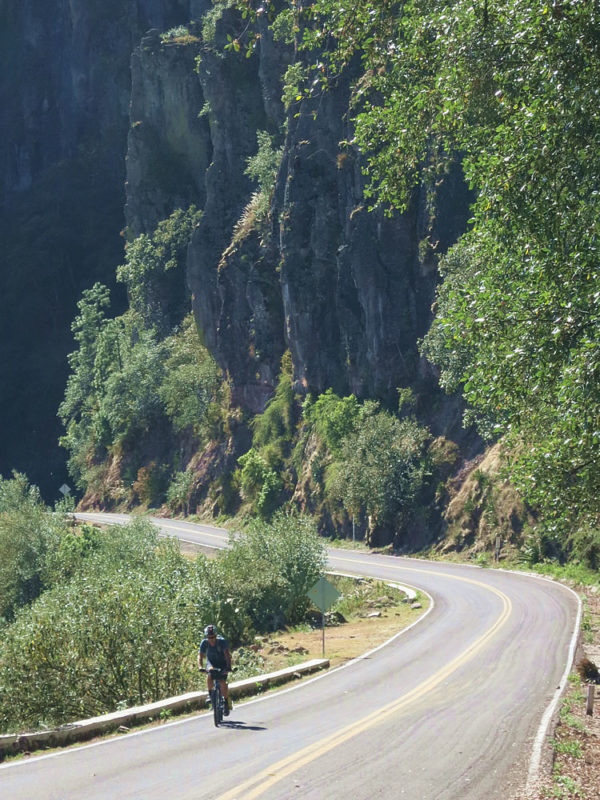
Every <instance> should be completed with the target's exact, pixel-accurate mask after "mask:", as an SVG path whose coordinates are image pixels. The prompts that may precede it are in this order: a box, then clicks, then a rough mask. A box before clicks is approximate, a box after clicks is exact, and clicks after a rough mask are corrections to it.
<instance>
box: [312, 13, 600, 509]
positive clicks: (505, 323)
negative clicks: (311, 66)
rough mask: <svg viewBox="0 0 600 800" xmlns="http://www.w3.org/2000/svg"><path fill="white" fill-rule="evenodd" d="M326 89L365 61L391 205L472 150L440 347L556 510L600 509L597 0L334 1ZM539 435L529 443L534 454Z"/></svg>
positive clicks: (373, 129) (529, 490)
mask: <svg viewBox="0 0 600 800" xmlns="http://www.w3.org/2000/svg"><path fill="white" fill-rule="evenodd" d="M313 11H314V14H315V15H316V16H315V20H317V21H318V22H316V23H315V24H314V25H313V26H312V28H310V29H309V28H307V31H306V43H307V45H308V46H309V47H312V46H318V45H319V43H320V42H322V41H325V40H326V39H325V34H328V35H330V36H329V38H327V41H328V42H330V43H333V47H332V48H331V52H330V54H325V56H324V62H325V64H326V66H327V69H326V70H325V71H324V73H322V74H323V77H324V81H325V82H326V81H327V80H328V79H331V78H332V77H334V76H335V75H336V73H337V72H339V70H341V69H343V68H344V66H345V65H347V64H348V63H349V62H350V61H351V60H352V59H355V60H356V58H357V57H358V58H360V59H361V60H362V72H361V75H360V77H359V79H358V80H357V81H356V83H355V85H354V92H353V112H354V125H355V135H354V138H353V139H352V141H351V142H349V143H348V144H349V146H356V147H358V148H360V150H361V151H362V153H363V154H364V158H365V159H366V163H367V171H368V174H369V186H368V193H369V195H370V197H371V198H372V201H373V202H374V203H378V204H381V205H383V206H384V207H385V206H387V207H388V208H401V209H402V208H405V207H406V206H407V205H408V203H409V202H410V199H411V195H412V191H413V188H414V187H415V185H416V184H417V183H419V182H421V181H425V183H426V184H427V185H428V186H429V191H430V193H431V194H435V189H436V181H437V180H438V179H441V178H443V176H444V173H445V171H446V170H447V169H448V168H449V165H450V164H451V162H452V161H456V160H460V162H461V163H462V167H463V171H464V173H465V176H466V179H467V181H468V182H469V184H470V186H471V188H472V190H473V192H474V196H475V202H474V205H473V216H472V221H471V227H470V230H469V231H468V233H467V234H466V236H465V237H464V240H463V241H462V242H461V243H460V245H459V246H458V250H457V251H455V252H454V253H450V254H449V255H448V258H447V259H446V261H445V262H444V263H442V265H441V270H442V275H443V276H444V278H445V280H447V281H449V282H450V283H449V285H448V286H445V285H444V284H442V286H441V289H440V295H439V301H438V311H437V316H436V321H435V323H434V326H433V330H432V332H431V334H430V335H429V336H428V337H427V339H426V343H425V352H426V354H427V355H428V356H429V357H430V358H432V359H434V360H437V363H438V364H439V365H440V367H441V369H442V381H443V382H444V383H446V384H447V385H448V386H458V387H459V388H461V389H462V391H463V392H464V394H465V397H466V399H467V400H468V402H469V404H470V406H471V408H472V409H473V410H474V411H475V413H476V416H477V417H478V418H479V420H480V422H481V423H482V425H483V431H484V432H485V433H489V434H490V435H491V436H495V437H498V436H507V437H509V440H510V441H511V442H512V444H513V449H514V450H515V452H517V453H519V454H520V455H519V456H518V458H517V459H516V460H515V462H514V464H513V465H512V470H511V471H512V475H513V478H514V479H515V480H516V481H517V482H518V484H519V486H520V487H521V489H522V490H523V491H524V492H525V493H526V496H527V497H528V499H529V500H530V502H532V503H534V504H535V505H537V506H538V507H540V508H541V509H543V510H544V511H545V512H546V514H547V515H549V516H555V517H558V518H560V517H563V518H564V517H566V518H573V517H577V516H578V515H580V514H587V513H590V514H591V515H592V516H593V515H596V514H598V513H599V512H600V501H599V500H598V498H599V497H600V491H599V489H600V485H599V482H598V477H597V470H595V469H594V464H596V463H597V461H598V456H599V455H600V452H599V447H600V431H599V426H598V419H599V418H600V393H599V390H598V386H599V382H598V380H597V378H598V364H599V356H600V342H599V335H598V331H599V330H600V326H599V325H598V322H599V314H600V277H599V276H600V273H599V271H598V268H597V264H598V257H597V241H598V233H599V225H600V222H599V220H600V214H599V213H598V212H599V210H600V208H599V193H598V183H599V177H600V148H599V147H598V144H599V142H600V112H599V107H598V102H597V93H596V87H597V86H598V83H599V81H600V48H599V40H598V35H597V31H598V24H599V22H600V19H599V14H600V11H599V8H598V5H597V4H595V3H589V2H584V1H583V0H577V1H576V2H572V3H568V4H564V3H550V2H545V1H544V0H541V1H540V2H538V3H529V2H526V0H508V2H506V3H503V4H501V5H499V4H493V3H491V2H484V3H481V4H472V3H469V2H464V1H463V0H456V1H455V2H452V3H448V2H445V1H444V2H442V1H441V0H440V1H438V0H434V1H433V2H431V0H427V2H426V1H425V0H408V1H407V2H398V3H392V4H389V3H387V2H385V0H359V2H358V3H353V4H352V5H351V6H348V5H347V4H344V3H343V2H341V0H317V2H316V4H315V5H314V7H313ZM522 444H524V446H522Z"/></svg>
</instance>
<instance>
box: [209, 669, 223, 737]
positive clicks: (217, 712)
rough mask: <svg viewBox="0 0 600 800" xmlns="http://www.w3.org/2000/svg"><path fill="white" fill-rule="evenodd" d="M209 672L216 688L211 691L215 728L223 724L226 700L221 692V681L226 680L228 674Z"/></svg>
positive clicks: (214, 670) (216, 671)
mask: <svg viewBox="0 0 600 800" xmlns="http://www.w3.org/2000/svg"><path fill="white" fill-rule="evenodd" d="M207 672H208V673H209V674H210V676H211V677H212V679H213V681H214V683H215V687H214V689H212V691H211V698H210V699H211V703H212V707H213V717H214V721H215V727H217V728H218V727H219V725H220V724H221V722H223V713H224V710H225V698H224V697H223V692H222V691H221V681H223V680H225V679H226V676H227V673H226V672H222V671H221V670H220V669H211V670H207Z"/></svg>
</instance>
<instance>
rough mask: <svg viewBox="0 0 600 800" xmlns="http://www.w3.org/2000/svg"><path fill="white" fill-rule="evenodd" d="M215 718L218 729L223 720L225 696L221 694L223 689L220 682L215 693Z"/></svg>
mask: <svg viewBox="0 0 600 800" xmlns="http://www.w3.org/2000/svg"><path fill="white" fill-rule="evenodd" d="M213 717H214V720H215V726H216V727H217V728H218V727H219V724H220V723H221V722H222V720H223V695H222V694H221V687H220V686H219V683H218V681H217V685H216V686H215V689H214V691H213Z"/></svg>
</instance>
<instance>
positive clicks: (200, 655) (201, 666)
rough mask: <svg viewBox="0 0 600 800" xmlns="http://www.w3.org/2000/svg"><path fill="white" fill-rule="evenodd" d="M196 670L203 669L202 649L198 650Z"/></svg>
mask: <svg viewBox="0 0 600 800" xmlns="http://www.w3.org/2000/svg"><path fill="white" fill-rule="evenodd" d="M198 669H204V653H203V652H202V647H200V648H199V650H198Z"/></svg>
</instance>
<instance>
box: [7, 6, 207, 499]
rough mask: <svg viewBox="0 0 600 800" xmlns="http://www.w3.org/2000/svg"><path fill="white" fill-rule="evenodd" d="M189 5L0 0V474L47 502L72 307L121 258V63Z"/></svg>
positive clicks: (124, 108) (52, 486)
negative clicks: (22, 482)
mask: <svg viewBox="0 0 600 800" xmlns="http://www.w3.org/2000/svg"><path fill="white" fill-rule="evenodd" d="M193 6H196V10H198V9H201V4H200V3H198V2H196V3H193V2H189V0H185V1H184V0H53V2H48V0H18V2H15V0H0V66H1V69H0V130H2V136H1V137H0V179H1V181H2V183H1V185H0V236H1V238H2V252H1V253H0V383H1V385H2V391H1V392H0V416H1V418H2V419H3V420H4V423H5V424H4V425H3V426H2V433H1V434H0V436H1V440H0V474H3V475H10V471H11V469H13V468H17V469H19V470H22V471H25V472H27V474H28V475H29V476H30V477H31V478H32V480H34V481H35V482H36V483H38V484H39V485H40V486H41V487H42V488H43V489H44V491H45V493H46V495H47V496H48V498H49V499H55V498H56V497H57V496H58V492H57V490H58V487H59V486H60V485H61V483H62V482H63V481H65V480H67V481H68V480H69V479H68V476H67V474H66V471H65V467H64V461H65V456H64V453H63V452H62V451H61V450H60V449H59V446H58V437H59V436H60V434H61V427H60V425H59V423H58V420H57V418H56V410H57V408H58V405H59V403H60V401H61V399H62V395H63V393H64V387H65V382H66V377H67V372H68V366H67V360H66V355H67V353H68V352H69V351H70V350H72V349H73V342H72V339H71V335H70V325H71V321H72V320H73V318H74V316H75V314H76V302H77V300H78V299H79V297H80V295H81V292H82V291H83V289H85V288H89V287H90V286H91V285H92V284H93V283H94V281H96V280H100V281H102V282H104V283H106V284H108V285H114V275H115V268H116V266H117V265H118V264H119V263H120V261H121V260H122V258H123V240H122V238H121V237H120V236H119V232H120V231H121V230H122V228H123V227H124V218H123V205H124V190H123V186H124V180H125V153H126V146H127V130H128V127H129V125H128V123H129V103H130V98H131V92H130V89H131V73H130V59H131V53H132V51H133V49H134V47H135V46H136V45H137V44H139V41H140V38H141V36H142V35H143V34H144V32H146V31H147V30H148V29H149V28H152V27H160V28H161V29H167V28H169V27H170V26H172V25H177V24H179V23H181V22H183V21H185V20H187V19H189V18H190V14H191V13H196V10H194V9H193ZM120 302H121V304H122V303H123V302H124V300H123V298H121V300H120ZM117 305H118V301H117Z"/></svg>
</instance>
